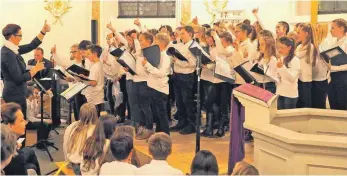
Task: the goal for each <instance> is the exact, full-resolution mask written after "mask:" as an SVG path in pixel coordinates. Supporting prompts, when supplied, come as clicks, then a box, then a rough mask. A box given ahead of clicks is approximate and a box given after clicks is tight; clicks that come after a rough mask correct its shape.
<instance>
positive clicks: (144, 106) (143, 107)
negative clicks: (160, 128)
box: [135, 82, 153, 130]
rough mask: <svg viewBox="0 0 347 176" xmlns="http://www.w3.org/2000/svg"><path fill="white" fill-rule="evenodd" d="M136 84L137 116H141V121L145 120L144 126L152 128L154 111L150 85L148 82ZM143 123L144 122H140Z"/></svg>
mask: <svg viewBox="0 0 347 176" xmlns="http://www.w3.org/2000/svg"><path fill="white" fill-rule="evenodd" d="M135 85H136V92H137V98H136V104H137V106H136V105H135V107H136V108H135V109H136V116H138V117H137V118H140V119H139V120H140V121H143V122H144V126H145V127H146V128H147V129H149V130H152V129H153V113H152V110H151V106H150V98H151V96H150V91H149V87H148V86H147V83H146V82H138V83H135ZM140 124H143V123H140Z"/></svg>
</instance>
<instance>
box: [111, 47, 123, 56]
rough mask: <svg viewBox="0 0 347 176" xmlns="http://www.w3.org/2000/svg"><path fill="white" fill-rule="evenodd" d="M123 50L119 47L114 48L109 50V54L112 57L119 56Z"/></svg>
mask: <svg viewBox="0 0 347 176" xmlns="http://www.w3.org/2000/svg"><path fill="white" fill-rule="evenodd" d="M123 52H124V50H122V49H121V48H116V49H115V50H113V51H111V52H110V54H111V55H112V56H114V57H120V56H121V55H122V54H123Z"/></svg>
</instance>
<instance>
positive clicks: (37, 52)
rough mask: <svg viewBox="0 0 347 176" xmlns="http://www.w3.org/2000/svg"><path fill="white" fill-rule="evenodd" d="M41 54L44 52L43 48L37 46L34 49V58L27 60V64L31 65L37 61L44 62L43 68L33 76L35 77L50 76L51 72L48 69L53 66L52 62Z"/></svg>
mask: <svg viewBox="0 0 347 176" xmlns="http://www.w3.org/2000/svg"><path fill="white" fill-rule="evenodd" d="M43 54H44V52H43V49H42V48H40V47H37V48H36V49H35V50H34V59H30V60H29V61H28V65H32V66H34V65H36V64H37V63H38V62H43V63H44V64H43V65H44V67H45V68H44V69H43V70H41V71H39V72H38V73H37V74H36V75H35V76H34V77H35V78H36V79H42V78H47V77H49V78H50V77H52V72H51V71H50V69H52V68H53V63H52V62H51V61H50V60H48V59H46V58H44V57H43Z"/></svg>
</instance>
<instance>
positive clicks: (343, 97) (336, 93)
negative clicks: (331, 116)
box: [329, 80, 347, 110]
mask: <svg viewBox="0 0 347 176" xmlns="http://www.w3.org/2000/svg"><path fill="white" fill-rule="evenodd" d="M329 104H330V108H331V109H336V110H347V81H345V82H343V81H335V80H331V82H330V83H329Z"/></svg>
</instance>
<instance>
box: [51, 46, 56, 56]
mask: <svg viewBox="0 0 347 176" xmlns="http://www.w3.org/2000/svg"><path fill="white" fill-rule="evenodd" d="M56 53H57V46H56V45H54V46H53V47H52V49H51V54H56Z"/></svg>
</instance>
